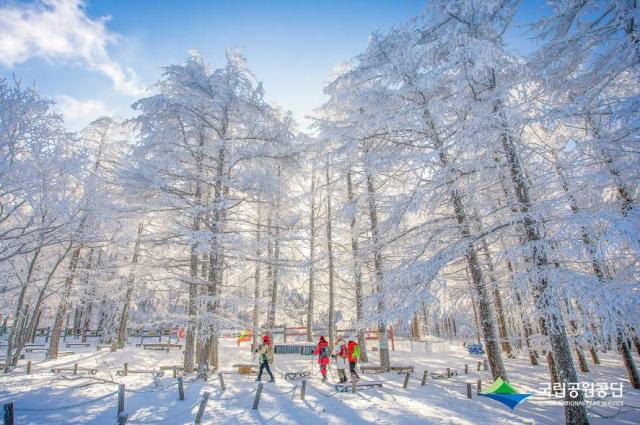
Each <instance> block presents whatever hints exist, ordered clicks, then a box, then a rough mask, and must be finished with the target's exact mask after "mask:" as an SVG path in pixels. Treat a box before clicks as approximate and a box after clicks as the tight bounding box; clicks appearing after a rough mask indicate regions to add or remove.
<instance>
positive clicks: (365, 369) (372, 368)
mask: <svg viewBox="0 0 640 425" xmlns="http://www.w3.org/2000/svg"><path fill="white" fill-rule="evenodd" d="M360 370H361V371H362V373H365V372H373V373H380V372H381V371H382V370H381V369H380V366H379V365H373V364H366V365H360Z"/></svg>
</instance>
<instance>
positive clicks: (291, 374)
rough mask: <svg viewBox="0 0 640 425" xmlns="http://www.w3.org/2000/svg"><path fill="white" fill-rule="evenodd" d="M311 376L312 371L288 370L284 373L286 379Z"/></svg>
mask: <svg viewBox="0 0 640 425" xmlns="http://www.w3.org/2000/svg"><path fill="white" fill-rule="evenodd" d="M309 376H311V373H310V372H287V373H285V374H284V380H285V381H295V380H296V379H302V378H308V377H309Z"/></svg>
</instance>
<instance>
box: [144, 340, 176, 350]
mask: <svg viewBox="0 0 640 425" xmlns="http://www.w3.org/2000/svg"><path fill="white" fill-rule="evenodd" d="M136 347H142V349H143V350H167V351H168V350H169V348H179V349H182V344H163V343H161V342H159V343H155V344H136Z"/></svg>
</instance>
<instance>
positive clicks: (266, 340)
mask: <svg viewBox="0 0 640 425" xmlns="http://www.w3.org/2000/svg"><path fill="white" fill-rule="evenodd" d="M262 342H266V343H269V335H265V336H263V337H262Z"/></svg>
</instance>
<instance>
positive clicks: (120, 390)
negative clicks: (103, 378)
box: [118, 384, 124, 417]
mask: <svg viewBox="0 0 640 425" xmlns="http://www.w3.org/2000/svg"><path fill="white" fill-rule="evenodd" d="M122 413H124V384H118V417H120V415H121V414H122Z"/></svg>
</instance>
